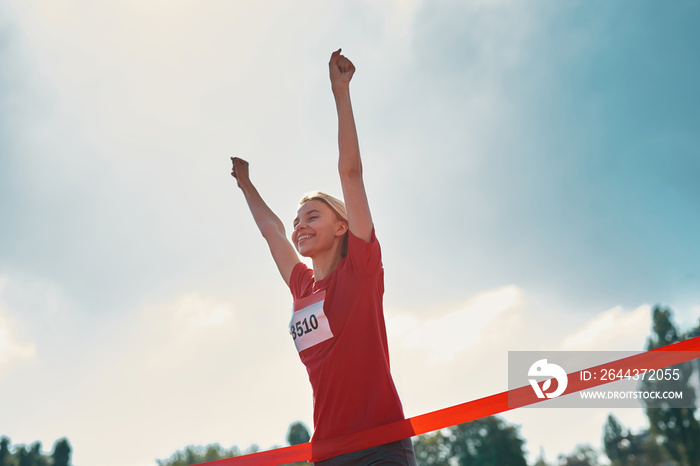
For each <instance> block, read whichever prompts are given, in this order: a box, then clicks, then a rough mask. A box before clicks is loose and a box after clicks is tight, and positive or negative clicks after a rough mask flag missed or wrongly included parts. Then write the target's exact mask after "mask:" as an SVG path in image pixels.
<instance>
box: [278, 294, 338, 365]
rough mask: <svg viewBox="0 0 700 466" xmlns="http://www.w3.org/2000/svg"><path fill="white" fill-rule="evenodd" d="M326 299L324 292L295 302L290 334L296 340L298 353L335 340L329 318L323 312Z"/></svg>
mask: <svg viewBox="0 0 700 466" xmlns="http://www.w3.org/2000/svg"><path fill="white" fill-rule="evenodd" d="M325 298H326V292H325V290H324V291H320V292H318V293H314V294H312V295H311V296H307V297H306V298H301V299H297V300H296V301H295V302H294V310H293V312H292V321H291V322H290V323H289V333H290V335H292V338H293V339H294V345H295V346H296V347H297V351H298V352H301V351H303V350H305V349H307V348H311V347H312V346H314V345H318V344H319V343H321V342H322V341H326V340H328V339H329V338H333V332H331V326H330V325H329V323H328V318H327V317H326V314H325V313H324V312H323V302H324V300H325Z"/></svg>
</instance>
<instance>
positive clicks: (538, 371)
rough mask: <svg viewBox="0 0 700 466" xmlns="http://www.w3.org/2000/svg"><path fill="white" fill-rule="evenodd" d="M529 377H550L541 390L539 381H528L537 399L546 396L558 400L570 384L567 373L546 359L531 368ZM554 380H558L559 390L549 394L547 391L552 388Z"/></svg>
mask: <svg viewBox="0 0 700 466" xmlns="http://www.w3.org/2000/svg"><path fill="white" fill-rule="evenodd" d="M527 375H528V376H530V377H549V379H547V380H545V382H544V384H543V385H542V388H540V385H539V383H538V381H537V379H528V380H529V381H530V385H532V389H533V390H535V394H536V395H537V398H544V397H545V396H546V397H547V398H556V397H558V396H559V395H561V394H562V393H564V390H566V386H567V385H568V383H569V378H568V377H567V375H566V371H565V370H564V369H562V368H561V367H560V366H558V365H556V364H552V363H548V362H547V360H546V359H540V360H539V361H536V362H535V363H534V364H533V365H532V366H530V370H529V371H528V372H527ZM552 378H554V379H556V381H557V388H556V390H554V391H553V392H551V393H547V390H549V388H550V387H551V386H552Z"/></svg>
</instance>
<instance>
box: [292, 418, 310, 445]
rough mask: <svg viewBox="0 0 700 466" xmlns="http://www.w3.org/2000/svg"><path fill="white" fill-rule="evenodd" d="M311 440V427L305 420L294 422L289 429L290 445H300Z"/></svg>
mask: <svg viewBox="0 0 700 466" xmlns="http://www.w3.org/2000/svg"><path fill="white" fill-rule="evenodd" d="M309 440H311V434H310V433H309V428H308V427H306V424H304V423H303V422H300V421H297V422H293V423H292V424H291V425H290V426H289V430H288V431H287V443H288V444H289V445H299V444H300V443H306V442H308V441H309Z"/></svg>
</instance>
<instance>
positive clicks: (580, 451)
mask: <svg viewBox="0 0 700 466" xmlns="http://www.w3.org/2000/svg"><path fill="white" fill-rule="evenodd" d="M558 459H559V462H558V464H559V466H598V465H599V464H600V460H599V457H598V452H597V451H596V450H595V449H594V448H593V447H592V446H590V445H576V447H575V448H574V451H573V452H571V453H569V454H568V455H559V458H558Z"/></svg>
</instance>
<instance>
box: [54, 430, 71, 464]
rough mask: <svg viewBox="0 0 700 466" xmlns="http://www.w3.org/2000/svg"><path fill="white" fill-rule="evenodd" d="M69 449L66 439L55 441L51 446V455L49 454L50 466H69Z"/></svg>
mask: <svg viewBox="0 0 700 466" xmlns="http://www.w3.org/2000/svg"><path fill="white" fill-rule="evenodd" d="M70 454H71V447H70V442H68V439H67V438H65V437H64V438H62V439H60V440H57V441H56V443H54V445H53V453H51V465H52V466H69V465H70Z"/></svg>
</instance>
